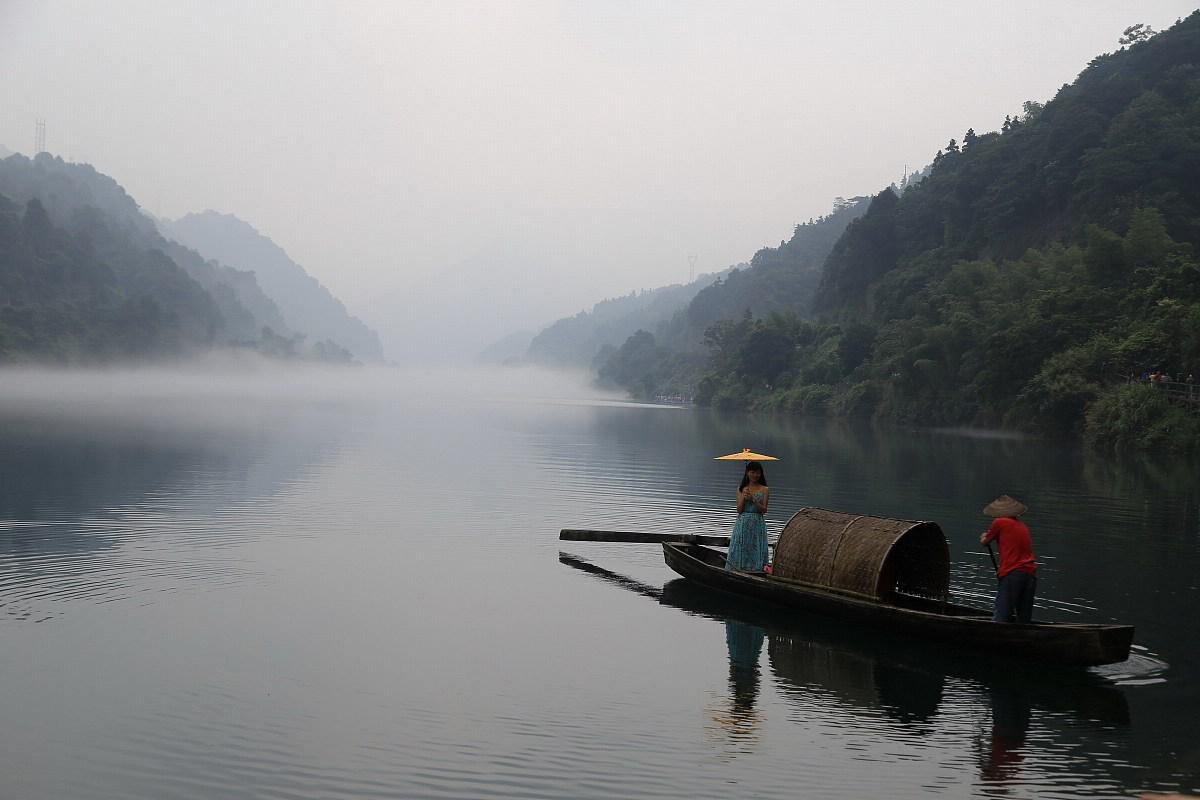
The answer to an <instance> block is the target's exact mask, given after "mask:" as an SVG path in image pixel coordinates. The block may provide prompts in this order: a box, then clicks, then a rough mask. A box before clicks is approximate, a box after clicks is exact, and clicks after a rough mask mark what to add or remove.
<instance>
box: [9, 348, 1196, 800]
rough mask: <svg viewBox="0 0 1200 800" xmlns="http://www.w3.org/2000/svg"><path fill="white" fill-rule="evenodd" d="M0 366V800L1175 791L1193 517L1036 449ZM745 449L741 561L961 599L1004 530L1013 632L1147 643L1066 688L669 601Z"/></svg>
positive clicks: (554, 395)
mask: <svg viewBox="0 0 1200 800" xmlns="http://www.w3.org/2000/svg"><path fill="white" fill-rule="evenodd" d="M207 366H208V367H209V368H210V369H209V371H208V373H207V374H201V373H199V372H198V371H197V370H195V369H194V368H193V367H192V366H191V365H185V366H180V367H177V368H169V369H151V368H145V369H136V370H112V371H88V372H79V371H44V370H5V371H3V372H0V637H3V646H2V647H0V674H2V675H3V676H4V678H3V680H2V681H0V715H2V717H3V719H5V720H6V721H7V722H8V723H9V724H6V725H5V726H4V727H3V728H0V771H2V773H3V774H4V776H5V778H4V789H3V793H4V794H5V795H6V796H7V795H8V794H11V796H13V797H23V798H24V797H30V798H32V797H95V798H110V797H111V798H118V797H120V798H129V797H197V798H200V797H205V798H208V797H222V798H227V797H264V796H266V797H321V798H340V797H344V798H349V797H615V796H639V797H679V796H694V797H729V796H757V797H795V796H805V795H807V796H821V797H846V798H851V797H855V798H857V797H864V796H865V797H875V796H893V797H924V796H928V795H930V794H935V795H942V796H947V797H962V796H980V797H982V796H991V795H993V794H995V793H997V792H1007V793H1010V794H1012V795H1013V796H1020V797H1026V796H1038V797H1096V796H1101V797H1111V796H1127V795H1129V794H1131V793H1133V792H1134V791H1136V790H1142V789H1147V788H1154V787H1159V788H1185V789H1186V788H1193V789H1194V788H1196V786H1197V784H1198V783H1200V737H1198V736H1197V734H1196V733H1195V725H1194V721H1193V720H1192V718H1191V717H1192V715H1191V713H1190V711H1189V709H1194V708H1195V707H1196V701H1197V700H1200V697H1197V693H1196V690H1195V688H1194V687H1195V685H1196V677H1197V675H1198V674H1200V662H1198V661H1197V659H1196V656H1195V653H1196V652H1197V644H1200V641H1198V639H1197V633H1196V629H1195V625H1194V620H1192V619H1191V617H1190V615H1187V614H1181V613H1179V609H1181V608H1194V607H1195V604H1196V600H1197V594H1198V592H1200V588H1198V582H1197V580H1196V578H1195V577H1194V571H1193V570H1192V569H1191V566H1192V565H1194V564H1195V563H1196V561H1197V556H1198V555H1200V553H1198V552H1197V551H1198V550H1200V536H1198V532H1200V490H1197V488H1196V487H1197V485H1198V482H1197V480H1196V478H1197V477H1198V476H1197V475H1196V467H1195V465H1193V464H1184V463H1156V462H1153V461H1121V460H1114V459H1111V458H1098V457H1095V456H1091V455H1088V454H1087V453H1084V452H1082V451H1080V450H1078V449H1077V448H1074V447H1065V446H1059V445H1055V444H1053V443H1047V442H1041V441H1038V440H1028V439H1009V438H999V437H987V436H964V435H960V433H958V432H950V431H904V430H894V429H876V428H870V427H861V428H860V427H854V426H839V425H826V424H824V423H818V422H787V421H783V420H773V419H768V418H746V417H736V418H721V417H717V416H714V415H710V414H708V413H706V412H704V411H701V410H694V409H679V408H668V407H654V406H645V405H639V404H633V403H627V402H625V401H623V400H622V399H621V398H620V397H619V396H615V395H606V394H603V393H599V392H597V391H596V390H594V389H592V388H590V387H589V386H588V385H587V384H586V382H585V381H584V380H583V379H582V378H580V377H577V376H564V375H562V374H556V373H547V372H541V371H536V370H492V371H488V370H468V369H461V370H460V369H445V370H439V371H405V370H399V369H386V368H316V367H313V368H309V367H298V368H294V369H293V368H287V369H283V368H279V367H277V366H273V365H270V364H268V363H266V362H259V361H239V362H236V363H230V362H222V363H221V364H220V365H213V364H209V365H207ZM743 446H749V447H753V448H755V449H761V450H763V451H765V452H768V453H771V454H773V455H777V456H779V457H780V458H781V460H780V461H779V462H777V463H773V464H770V465H768V466H767V473H768V474H767V477H768V480H769V481H770V485H771V490H772V497H771V503H772V505H771V509H770V513H769V515H768V527H769V531H770V532H771V533H772V534H776V533H778V531H779V529H780V528H781V527H782V524H783V522H785V521H786V519H787V518H788V516H790V514H791V513H793V512H794V511H795V510H797V509H798V508H800V507H803V506H806V505H814V506H822V507H828V508H837V509H842V510H854V511H860V512H862V513H871V514H880V515H887V516H897V517H904V518H921V519H933V520H936V521H938V522H939V523H940V524H941V525H942V527H943V528H944V530H945V531H946V533H947V536H948V538H949V540H950V544H951V554H952V561H953V564H954V568H953V569H954V572H953V574H952V584H953V589H954V590H955V592H956V593H957V594H958V595H959V596H961V597H964V598H967V599H968V600H969V601H975V602H978V603H980V604H986V603H987V602H988V599H989V598H990V593H991V591H992V587H993V586H994V579H992V578H991V577H990V576H989V574H988V566H987V564H986V556H985V555H983V554H982V553H980V552H979V551H978V546H977V544H974V539H975V538H976V537H977V534H978V531H979V530H980V529H982V527H983V525H984V524H985V522H986V520H984V519H983V518H982V517H981V516H980V514H979V508H980V507H981V506H982V505H983V504H984V503H985V502H986V501H987V500H989V499H991V497H993V496H994V495H995V494H997V493H999V492H1000V491H1007V492H1010V493H1013V494H1016V495H1018V496H1020V497H1021V498H1022V499H1023V500H1025V502H1027V503H1028V504H1029V505H1030V507H1031V509H1032V512H1031V514H1030V515H1029V522H1030V525H1031V528H1032V530H1033V534H1034V539H1035V547H1036V549H1037V553H1038V556H1039V559H1040V560H1041V561H1042V563H1043V570H1044V577H1043V581H1042V586H1041V589H1040V596H1039V608H1038V614H1039V616H1043V617H1046V618H1052V619H1060V620H1068V619H1069V620H1076V619H1077V620H1080V621H1103V620H1108V619H1118V620H1122V621H1128V622H1132V623H1134V624H1136V625H1137V626H1138V632H1137V635H1136V637H1135V641H1136V643H1137V646H1138V649H1137V652H1136V655H1135V658H1134V659H1131V661H1130V662H1128V663H1127V664H1123V665H1117V666H1115V667H1110V668H1105V669H1097V670H1090V671H1087V672H1086V673H1084V674H1081V675H1068V676H1060V675H1054V674H1046V673H1045V672H1043V671H1041V670H1038V669H1034V668H1028V667H1015V668H1014V667H1012V666H1011V665H1006V664H1003V663H994V662H992V661H991V660H988V659H980V658H978V657H968V656H963V655H961V654H956V653H954V652H953V651H949V652H947V650H946V648H931V647H927V646H923V645H920V644H917V643H913V642H910V641H907V640H903V639H894V638H893V637H889V636H887V635H886V634H884V633H880V632H874V631H861V630H854V629H846V628H844V627H843V626H840V625H837V624H832V623H829V622H827V621H823V620H820V619H809V618H804V617H798V616H796V615H793V614H780V613H769V612H763V611H762V610H761V609H756V608H754V607H751V606H746V605H744V604H739V603H737V602H731V601H728V600H723V599H721V598H718V597H714V596H712V595H710V594H707V593H705V592H702V591H697V590H696V589H695V588H693V587H691V586H690V585H688V584H687V583H685V582H682V581H679V580H676V579H675V576H674V575H673V573H670V572H669V571H668V570H667V569H666V567H665V566H664V565H663V564H662V556H661V551H659V550H658V549H657V548H656V547H654V546H646V545H616V544H584V543H571V544H570V545H567V544H565V543H564V544H563V545H561V547H560V543H559V542H558V541H557V539H556V537H557V533H558V530H559V529H560V528H563V527H594V528H620V529H625V530H629V529H632V530H650V531H660V532H667V531H681V530H686V531H689V532H705V533H724V532H726V531H727V530H728V528H729V526H730V525H731V524H732V521H733V520H732V517H733V513H732V506H733V502H732V497H733V490H734V488H735V486H736V482H737V478H738V474H736V473H737V468H736V465H734V466H733V468H732V469H731V465H729V464H723V463H720V462H714V461H712V457H713V456H715V455H718V454H720V453H726V452H730V451H732V450H736V449H740V448H741V447H743Z"/></svg>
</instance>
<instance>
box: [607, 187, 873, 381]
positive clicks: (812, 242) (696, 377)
mask: <svg viewBox="0 0 1200 800" xmlns="http://www.w3.org/2000/svg"><path fill="white" fill-rule="evenodd" d="M866 208H867V198H862V197H855V198H852V199H850V200H843V199H842V198H838V200H837V202H836V203H835V204H834V208H833V211H832V212H830V213H829V214H828V215H826V216H824V217H821V218H820V219H816V220H809V221H808V222H806V223H804V224H802V225H797V226H796V227H795V230H794V231H793V232H792V237H791V238H790V239H788V240H787V241H784V242H780V243H779V247H765V248H763V249H761V250H759V251H758V252H757V253H755V254H754V257H753V258H752V259H751V260H750V263H749V264H741V265H739V266H737V267H734V268H733V269H731V270H730V271H729V272H728V273H727V274H725V275H723V276H720V277H718V278H717V280H715V281H713V282H712V283H711V284H710V285H709V286H707V287H705V288H704V289H702V290H700V291H699V292H697V293H696V295H695V297H694V298H692V300H691V302H689V303H687V305H686V306H684V307H682V308H680V309H679V310H677V311H676V312H675V313H674V314H672V315H671V317H670V318H668V319H664V320H662V321H661V322H659V323H658V325H657V326H654V327H651V326H650V325H639V326H638V329H637V330H636V331H635V333H634V334H633V335H631V336H630V337H629V338H628V339H627V340H626V341H624V342H623V343H622V344H621V346H620V347H619V348H617V349H615V350H612V351H611V352H605V353H603V354H602V355H601V357H600V358H598V359H597V364H596V366H597V369H598V376H599V379H600V382H601V383H602V384H605V385H615V386H622V387H624V388H626V389H628V390H630V391H631V392H633V393H634V394H635V395H637V396H640V397H651V396H654V395H658V394H666V395H684V396H691V395H692V394H694V393H695V392H696V391H697V388H698V384H699V382H700V380H701V378H702V376H703V375H704V374H705V369H706V366H707V364H708V360H707V358H706V345H711V341H710V340H709V338H708V334H709V333H710V332H711V331H714V330H718V329H720V328H721V325H722V324H723V321H724V320H746V319H749V318H752V317H753V316H754V315H758V316H760V317H762V316H768V315H778V314H781V313H782V314H796V313H803V314H805V315H807V311H808V308H809V307H810V305H811V303H812V297H813V293H814V292H815V290H816V288H817V285H818V283H819V281H820V277H821V265H822V263H824V260H825V257H826V256H827V255H828V254H829V251H830V249H831V248H832V247H833V245H834V243H835V242H836V241H837V240H838V237H840V236H841V235H842V233H843V232H844V231H845V230H846V226H847V225H849V224H850V223H851V222H852V221H853V220H854V219H856V218H857V217H859V216H861V215H862V214H863V213H864V212H865V211H866Z"/></svg>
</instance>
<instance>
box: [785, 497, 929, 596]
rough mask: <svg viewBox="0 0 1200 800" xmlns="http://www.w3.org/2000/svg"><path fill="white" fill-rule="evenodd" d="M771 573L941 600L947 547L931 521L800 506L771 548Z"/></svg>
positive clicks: (864, 592) (862, 591) (859, 591)
mask: <svg viewBox="0 0 1200 800" xmlns="http://www.w3.org/2000/svg"><path fill="white" fill-rule="evenodd" d="M773 569H774V574H775V575H777V576H778V577H781V578H791V579H793V580H798V581H804V582H805V583H808V584H813V585H816V586H822V587H827V588H830V589H836V590H838V591H843V592H850V593H852V594H856V595H860V596H863V597H868V598H871V599H873V600H887V599H889V598H890V597H891V596H892V595H893V594H894V593H896V592H903V593H905V594H914V595H918V596H921V597H930V598H934V599H938V600H944V599H946V596H947V594H948V592H949V590H950V547H949V545H947V544H946V536H945V534H944V533H942V529H941V528H939V527H938V525H937V523H935V522H914V521H911V520H900V519H887V518H885V517H868V516H862V515H856V514H845V513H843V512H840V511H827V510H826V509H823V508H802V509H800V510H799V511H797V512H796V513H795V514H794V515H793V516H792V518H791V519H790V520H788V523H787V525H785V526H784V528H783V533H781V534H780V535H779V543H778V545H776V547H775V560H774V565H773Z"/></svg>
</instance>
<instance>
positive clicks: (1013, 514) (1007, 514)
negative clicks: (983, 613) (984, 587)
mask: <svg viewBox="0 0 1200 800" xmlns="http://www.w3.org/2000/svg"><path fill="white" fill-rule="evenodd" d="M1028 510H1029V509H1028V508H1026V507H1025V505H1024V504H1023V503H1021V502H1020V501H1018V500H1014V499H1013V498H1011V497H1009V496H1008V495H1006V494H1002V495H1000V496H999V497H997V498H996V499H995V500H993V501H992V502H990V503H988V504H987V505H986V506H984V508H983V513H984V514H986V515H988V516H989V517H993V519H992V526H991V527H990V528H988V529H987V530H986V531H984V532H983V533H982V534H980V536H979V543H980V544H989V543H990V542H991V541H992V540H993V539H995V540H997V543H998V544H997V546H998V547H999V548H1000V566H999V567H998V568H997V569H996V577H998V578H999V579H1000V585H999V587H997V589H996V608H995V611H993V612H992V621H993V622H1012V620H1013V615H1014V614H1015V615H1016V618H1017V622H1030V621H1032V619H1033V595H1034V594H1035V593H1036V592H1037V562H1036V561H1034V560H1033V541H1032V540H1031V539H1030V538H1029V528H1027V527H1026V526H1025V523H1024V522H1021V521H1020V520H1019V519H1017V517H1019V516H1021V515H1022V514H1024V513H1025V512H1026V511H1028Z"/></svg>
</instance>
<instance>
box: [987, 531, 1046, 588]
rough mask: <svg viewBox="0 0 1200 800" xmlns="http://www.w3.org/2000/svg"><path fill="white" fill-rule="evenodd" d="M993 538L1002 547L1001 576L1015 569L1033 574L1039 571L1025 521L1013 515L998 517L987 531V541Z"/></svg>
mask: <svg viewBox="0 0 1200 800" xmlns="http://www.w3.org/2000/svg"><path fill="white" fill-rule="evenodd" d="M993 539H994V540H997V542H998V546H999V548H1000V571H999V575H1000V577H1001V578H1003V577H1004V576H1005V575H1007V574H1008V573H1010V572H1012V571H1013V570H1014V569H1019V570H1021V571H1022V572H1028V573H1030V574H1031V575H1032V574H1033V573H1035V572H1037V562H1036V561H1034V560H1033V541H1032V540H1031V539H1030V538H1029V528H1027V527H1025V523H1024V522H1021V521H1020V520H1017V519H1013V518H1012V517H996V518H995V519H994V520H992V527H990V528H988V532H987V541H989V542H990V541H992V540H993Z"/></svg>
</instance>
